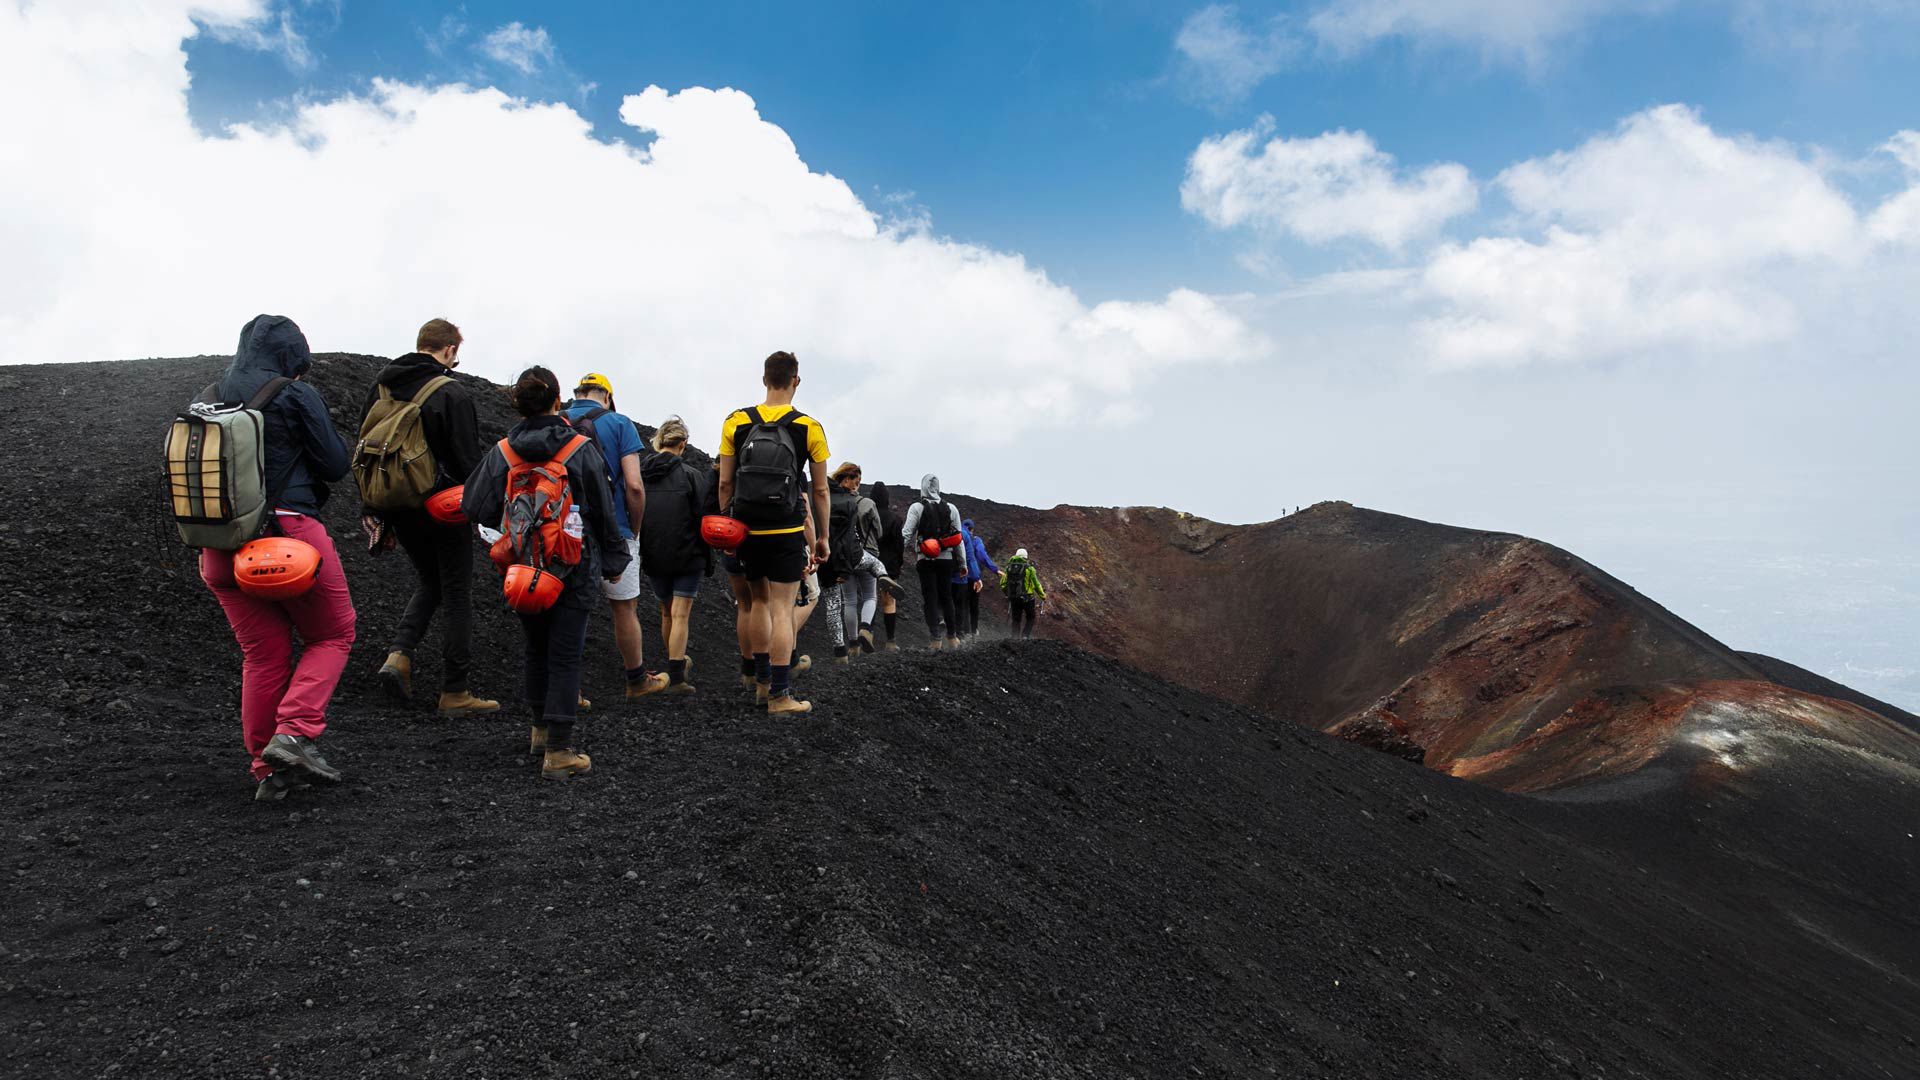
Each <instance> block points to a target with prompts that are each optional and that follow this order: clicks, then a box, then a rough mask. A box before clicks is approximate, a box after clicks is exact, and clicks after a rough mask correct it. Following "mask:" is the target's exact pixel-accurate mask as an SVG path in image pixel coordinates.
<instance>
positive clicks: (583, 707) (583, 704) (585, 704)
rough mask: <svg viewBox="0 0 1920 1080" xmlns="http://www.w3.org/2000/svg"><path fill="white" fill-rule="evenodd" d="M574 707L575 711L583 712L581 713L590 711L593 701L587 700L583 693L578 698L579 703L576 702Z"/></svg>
mask: <svg viewBox="0 0 1920 1080" xmlns="http://www.w3.org/2000/svg"><path fill="white" fill-rule="evenodd" d="M574 709H575V711H577V712H583V713H587V712H592V711H593V702H591V701H588V700H587V699H586V696H585V695H582V696H581V698H580V704H578V705H576V706H574Z"/></svg>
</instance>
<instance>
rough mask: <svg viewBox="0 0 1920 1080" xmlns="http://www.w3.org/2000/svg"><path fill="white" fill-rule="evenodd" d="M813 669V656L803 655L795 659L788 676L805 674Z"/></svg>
mask: <svg viewBox="0 0 1920 1080" xmlns="http://www.w3.org/2000/svg"><path fill="white" fill-rule="evenodd" d="M812 669H813V657H811V656H803V657H801V658H800V659H798V660H795V661H794V662H793V667H792V668H790V669H788V671H787V677H788V678H793V677H795V676H798V675H805V674H806V673H807V672H808V671H811V670H812Z"/></svg>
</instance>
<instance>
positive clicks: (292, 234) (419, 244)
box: [0, 0, 1268, 446]
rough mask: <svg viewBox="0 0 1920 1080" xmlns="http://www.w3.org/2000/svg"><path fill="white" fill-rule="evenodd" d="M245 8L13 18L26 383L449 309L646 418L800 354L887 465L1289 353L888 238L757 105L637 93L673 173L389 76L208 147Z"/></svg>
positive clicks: (741, 98)
mask: <svg viewBox="0 0 1920 1080" xmlns="http://www.w3.org/2000/svg"><path fill="white" fill-rule="evenodd" d="M220 2H221V3H223V4H224V6H222V7H216V6H215V5H213V4H207V3H199V4H189V3H185V2H182V3H179V4H176V5H174V6H172V7H168V6H167V5H163V4H150V5H147V6H146V7H145V8H143V9H142V10H141V11H140V12H139V13H138V14H137V16H123V15H114V16H112V17H108V16H105V15H99V14H94V13H92V12H91V11H90V10H88V9H85V8H80V7H77V6H74V5H47V4H43V5H35V6H33V7H29V8H27V9H25V10H22V9H20V8H17V7H15V6H12V5H0V236H5V237H6V238H7V248H8V256H7V258H6V259H5V260H0V356H3V357H4V358H5V359H6V360H8V361H12V362H23V361H52V360H98V359H112V358H117V357H125V356H146V355H169V354H184V353H196V352H207V351H219V350H221V349H224V348H227V347H230V341H231V338H232V335H233V333H234V331H235V329H236V328H237V327H238V326H239V324H240V323H241V322H242V321H244V320H245V319H246V318H247V317H248V316H250V315H252V314H254V313H255V312H258V311H283V312H285V313H287V314H290V315H293V316H294V317H295V318H296V319H298V320H299V321H300V323H301V325H302V326H303V327H305V328H306V330H307V331H308V333H309V335H310V336H311V337H312V339H313V341H314V343H315V345H316V347H318V348H322V349H329V348H332V349H348V350H358V351H369V352H384V353H393V352H397V351H400V350H403V349H405V348H407V347H408V346H409V345H410V343H411V341H412V332H413V329H414V327H416V326H417V325H418V324H419V323H420V322H421V321H422V320H423V319H425V318H426V317H428V316H431V315H445V316H448V317H450V318H453V319H454V320H455V321H457V322H460V323H461V325H462V327H463V329H465V331H466V332H467V337H468V340H469V346H468V349H467V352H466V353H465V354H463V355H464V356H466V358H467V359H468V362H469V366H470V368H473V369H478V370H479V371H480V372H481V373H483V374H487V375H491V376H495V377H500V376H504V375H509V374H511V373H512V372H514V371H515V370H517V369H518V368H519V367H520V366H521V365H524V364H527V363H531V362H541V363H546V364H548V365H550V366H553V367H555V368H556V369H558V370H561V371H563V372H564V371H575V372H577V371H581V370H585V369H587V368H592V369H594V370H600V371H607V372H609V373H610V374H612V375H613V377H614V380H615V382H616V384H617V385H618V386H620V388H621V392H620V400H621V402H622V404H623V405H624V406H626V407H628V408H629V409H632V410H633V411H634V412H635V413H636V414H637V415H638V416H639V417H640V418H641V419H643V420H645V419H650V418H655V417H656V414H657V415H661V416H663V415H665V414H666V413H668V412H680V413H682V414H683V415H685V416H688V417H689V418H692V419H694V421H695V422H696V423H698V422H699V421H698V418H700V417H709V416H710V417H712V418H713V419H714V421H715V422H716V423H717V420H718V418H719V417H720V416H721V415H723V414H724V411H725V410H726V409H729V408H732V407H734V406H736V405H738V404H739V403H740V400H741V399H744V398H745V397H747V396H750V395H752V394H754V393H757V383H758V370H759V369H758V362H759V360H760V358H762V357H764V356H765V355H766V353H767V352H769V351H771V350H772V349H774V348H791V349H794V350H795V351H797V352H798V353H799V354H800V356H801V357H802V361H803V363H804V364H805V365H806V367H807V371H808V374H809V375H810V376H812V377H811V378H810V379H809V381H808V384H807V387H808V401H807V402H806V404H808V405H809V406H811V407H813V408H815V409H817V410H818V411H819V413H820V415H821V416H823V417H824V418H826V419H827V420H828V422H829V426H830V428H831V430H833V431H834V432H835V434H836V436H842V437H851V436H853V435H854V434H855V433H859V434H860V435H862V436H864V437H865V438H866V440H868V441H867V442H866V443H865V445H868V446H872V445H874V444H875V443H877V442H882V441H886V442H889V443H891V442H892V441H897V440H898V438H899V432H900V431H901V430H903V428H902V424H903V423H904V424H905V425H906V429H910V430H912V431H915V432H924V433H926V434H927V436H929V437H959V438H963V439H970V440H976V441H981V440H984V441H992V440H1005V439H1010V438H1012V437H1014V436H1016V435H1018V434H1019V433H1021V432H1022V431H1024V430H1026V429H1028V428H1030V427H1031V426H1033V425H1036V424H1045V423H1053V422H1057V420H1058V418H1059V417H1060V416H1061V415H1062V414H1063V412H1075V413H1081V412H1083V411H1084V413H1085V414H1089V415H1097V414H1099V413H1101V412H1102V411H1103V410H1108V409H1114V408H1118V409H1119V410H1120V412H1121V413H1124V411H1125V408H1126V407H1127V406H1128V405H1129V404H1130V403H1131V401H1132V399H1133V397H1134V396H1135V395H1136V394H1137V393H1138V392H1139V391H1140V389H1141V388H1142V387H1143V386H1144V385H1145V384H1146V383H1148V382H1149V381H1150V380H1151V379H1153V378H1154V377H1155V376H1156V375H1158V374H1159V373H1161V372H1163V371H1166V370H1168V369H1170V368H1175V367H1178V366H1181V365H1192V364H1204V363H1216V362H1223V361H1232V360H1235V359H1238V358H1242V357H1251V356H1258V355H1262V354H1263V353H1264V351H1265V350H1266V349H1267V348H1268V344H1267V342H1266V341H1265V339H1263V338H1262V337H1261V336H1260V335H1258V334H1256V333H1255V332H1254V331H1252V330H1251V329H1249V327H1248V326H1247V324H1246V323H1245V322H1244V321H1243V320H1242V319H1240V318H1239V317H1238V316H1236V315H1235V314H1234V313H1233V312H1232V311H1231V310H1230V309H1229V307H1228V306H1227V305H1226V304H1225V303H1223V302H1221V301H1218V300H1215V299H1213V298H1209V297H1207V296H1203V295H1200V294H1198V293H1192V292H1188V291H1184V290H1181V291H1176V292H1174V293H1173V294H1172V295H1170V296H1168V297H1166V298H1165V299H1163V300H1160V301H1131V300H1130V301H1125V302H1109V303H1103V304H1091V305H1090V304H1088V303H1086V302H1084V301H1082V300H1081V299H1080V298H1079V297H1077V296H1076V295H1075V294H1074V293H1073V291H1072V290H1070V289H1067V288H1065V287H1063V286H1061V285H1059V284H1058V283H1056V282H1053V281H1051V280H1049V279H1048V277H1047V276H1046V274H1045V273H1043V272H1042V271H1040V270H1039V269H1037V268H1035V267H1033V266H1031V265H1029V264H1028V263H1027V262H1026V261H1025V260H1024V259H1023V258H1022V257H1021V256H1019V255H1018V254H1015V253H1009V252H1002V251H994V250H991V249H987V248H983V247H979V246H976V245H971V244H965V243H958V242H955V241H952V240H948V239H943V238H940V237H938V236H935V235H933V234H932V233H931V232H930V231H926V230H892V229H888V228H886V227H885V223H884V222H883V221H882V220H880V219H879V218H878V217H877V216H876V215H875V213H874V212H873V211H872V210H871V209H870V208H869V207H867V206H866V205H865V204H864V203H862V201H861V200H860V199H859V198H858V197H856V196H855V195H854V194H853V192H852V190H851V189H850V188H849V187H848V186H847V184H846V183H844V182H843V181H841V180H840V179H839V178H837V177H834V176H830V175H827V174H824V173H821V172H818V171H815V170H813V169H811V168H810V167H809V166H808V165H807V163H806V162H805V161H804V160H803V159H802V157H801V155H800V152H799V150H798V148H796V147H795V145H794V144H793V142H792V140H791V139H789V138H788V137H787V135H786V133H785V132H784V131H782V130H781V129H780V128H779V127H777V126H775V125H773V124H771V123H768V122H767V121H766V120H764V119H763V118H762V117H761V116H760V115H759V112H758V110H757V109H756V107H755V105H754V102H753V100H752V99H751V98H750V97H748V96H747V95H746V94H744V93H740V92H738V91H734V90H708V89H688V90H683V91H681V92H679V93H669V92H668V91H666V90H664V89H661V88H658V87H648V88H647V89H645V90H644V91H643V92H641V93H637V94H633V95H631V96H629V97H627V98H625V100H624V102H623V104H622V106H621V109H620V116H621V119H622V120H623V121H625V122H626V123H627V124H629V125H631V126H632V127H633V128H634V129H635V131H636V132H644V133H647V134H649V135H651V136H653V140H652V142H651V143H650V144H649V145H648V146H647V147H646V148H645V149H640V148H637V147H635V146H633V145H628V144H625V143H617V142H616V143H608V142H605V141H601V140H597V139H595V138H594V137H593V136H592V134H591V132H590V128H589V125H588V123H587V122H586V121H585V120H584V119H582V118H581V117H580V116H579V115H578V114H577V113H575V112H574V111H573V110H572V109H570V108H568V107H566V106H564V105H557V104H549V103H540V102H530V101H525V100H520V99H515V98H513V97H511V96H509V95H507V94H505V93H502V92H500V91H498V90H495V89H487V88H477V87H471V86H464V85H449V86H438V87H423V86H415V85H409V84H406V83H400V82H389V81H377V82H375V83H374V84H373V85H372V86H371V88H370V89H369V90H368V91H367V92H366V93H364V94H362V95H355V96H343V97H337V98H332V99H327V100H315V101H306V102H303V103H301V104H299V105H298V106H297V107H296V108H295V109H294V110H293V112H292V113H291V119H290V120H289V121H288V122H287V123H286V124H284V125H280V126H251V125H241V126H236V127H233V128H231V129H230V130H228V131H226V132H224V133H222V134H221V135H219V136H215V137H206V136H203V135H201V134H199V133H197V132H196V131H195V130H194V129H193V126H192V124H191V123H190V121H189V119H188V115H187V108H186V94H187V91H188V78H187V70H186V58H185V54H184V52H183V49H182V42H183V40H184V39H186V38H188V37H190V36H191V35H193V34H194V33H196V32H197V27H196V24H195V23H194V22H193V20H192V18H190V15H191V16H193V17H198V18H200V19H202V20H208V21H212V20H218V21H219V24H221V25H228V24H233V23H236V22H245V21H247V20H249V19H260V18H263V17H265V13H264V11H263V10H262V9H261V8H260V7H259V6H258V5H256V4H247V3H242V2H239V0H220ZM128 161H139V162H142V163H143V168H142V170H141V174H140V177H139V182H138V183H129V182H127V180H126V176H127V173H126V168H125V164H126V162H128ZM961 392H964V393H965V394H966V395H967V396H968V398H969V402H970V406H969V408H968V409H966V410H957V409H946V408H940V407H938V405H939V403H940V402H943V401H945V400H947V399H948V397H949V395H952V394H957V393H961ZM980 416H990V417H993V419H994V422H993V423H992V424H981V423H978V422H976V420H975V418H976V417H980ZM709 437H710V436H709ZM849 445H861V443H859V442H851V443H849Z"/></svg>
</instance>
